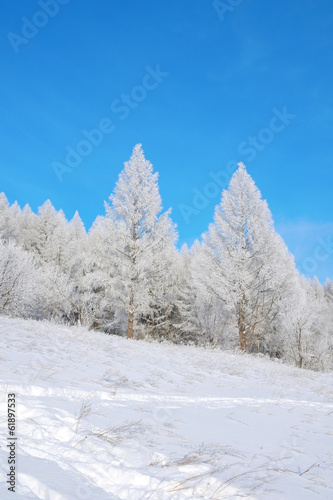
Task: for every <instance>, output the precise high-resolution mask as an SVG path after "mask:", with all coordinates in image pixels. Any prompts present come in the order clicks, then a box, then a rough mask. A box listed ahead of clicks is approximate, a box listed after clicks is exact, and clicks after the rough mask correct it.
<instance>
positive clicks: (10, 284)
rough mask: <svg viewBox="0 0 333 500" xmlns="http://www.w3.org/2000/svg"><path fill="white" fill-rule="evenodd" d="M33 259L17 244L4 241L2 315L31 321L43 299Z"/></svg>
mask: <svg viewBox="0 0 333 500" xmlns="http://www.w3.org/2000/svg"><path fill="white" fill-rule="evenodd" d="M41 279H42V276H41V273H39V272H38V270H37V267H36V265H35V262H34V258H33V255H32V254H31V253H28V252H25V251H24V250H23V249H21V248H20V247H18V246H16V244H15V243H14V242H13V241H8V242H6V243H4V242H2V241H0V314H8V315H10V316H23V317H31V316H33V315H34V313H36V312H37V311H36V309H38V305H37V303H38V301H39V299H40V298H41V296H42V291H41V287H40V284H41Z"/></svg>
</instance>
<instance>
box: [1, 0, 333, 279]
mask: <svg viewBox="0 0 333 500" xmlns="http://www.w3.org/2000/svg"><path fill="white" fill-rule="evenodd" d="M60 3H61V5H60ZM223 3H224V5H226V6H228V8H227V9H226V8H224V7H223V5H222V4H223ZM42 4H44V10H43V7H42ZM231 5H232V6H231ZM46 12H48V13H46ZM31 23H32V24H31ZM36 25H37V27H36ZM0 30H1V33H0V51H1V53H0V55H1V79H0V99H1V111H2V112H1V125H0V126H1V139H2V140H1V155H0V172H1V174H0V191H4V192H5V193H6V195H7V197H8V199H9V201H10V202H11V203H12V202H14V201H15V200H17V201H18V202H19V204H20V205H21V206H22V207H23V206H24V205H25V204H26V203H29V204H30V206H31V207H32V209H33V210H34V211H36V210H37V209H38V206H40V205H41V204H42V203H43V202H44V201H45V200H46V199H48V198H49V199H50V200H51V201H52V203H53V204H54V206H55V207H56V208H57V209H60V208H62V209H63V210H64V212H65V214H66V216H67V218H68V219H70V218H71V217H72V216H73V214H74V212H75V210H76V209H78V211H79V213H80V215H81V217H82V219H83V221H84V223H85V225H86V227H87V228H89V227H90V225H91V223H92V222H93V220H94V219H95V217H96V216H97V215H98V214H103V213H104V208H103V201H104V200H107V199H108V196H109V194H110V193H111V191H112V190H113V188H114V184H115V182H116V179H117V176H118V174H119V172H120V170H121V169H122V167H123V162H124V161H126V160H127V159H128V158H129V156H130V154H131V150H132V148H133V146H134V145H135V144H136V143H138V142H141V143H142V144H143V149H144V151H145V154H146V157H147V158H148V159H149V160H150V161H151V162H152V163H153V165H154V167H155V169H156V170H158V172H159V174H160V181H159V184H160V191H161V195H162V199H163V205H164V207H165V208H168V207H169V206H171V207H172V208H173V219H174V221H175V222H176V223H177V224H178V229H179V235H180V238H179V242H180V244H181V243H183V242H187V243H188V244H191V243H192V242H193V241H194V240H195V238H197V237H200V235H201V233H202V232H203V231H205V230H206V229H207V226H208V224H209V222H211V221H212V218H213V213H214V207H215V205H216V204H217V203H218V202H219V199H220V192H221V189H222V187H223V185H224V184H223V180H222V181H220V187H219V189H218V190H217V189H216V185H215V187H214V182H215V181H213V179H212V175H213V176H214V174H215V175H219V178H220V179H222V178H223V175H224V174H223V172H226V166H227V165H228V163H229V162H230V161H232V160H234V161H237V162H238V161H243V162H244V163H245V164H246V166H247V168H248V171H249V173H250V174H251V175H252V177H253V178H254V180H255V182H256V184H257V185H258V187H259V188H260V189H261V191H262V194H263V197H264V198H266V199H267V200H268V204H269V207H270V209H271V211H272V213H273V217H274V220H275V223H276V228H277V230H278V231H279V232H280V233H281V235H282V236H283V237H284V239H285V241H286V243H287V244H288V246H289V248H290V250H291V251H292V252H293V253H294V254H295V256H296V262H297V265H298V267H299V269H301V270H302V271H303V272H305V273H306V274H307V275H310V276H312V275H314V274H316V275H317V276H318V277H319V278H320V280H321V281H323V280H324V279H325V277H326V276H329V277H330V278H331V279H332V278H333V216H332V215H333V214H332V212H333V210H332V184H333V170H332V145H333V142H332V131H333V130H332V129H333V127H332V124H333V92H332V89H333V60H332V59H333V4H332V2H331V0H290V1H281V0H270V1H267V2H264V1H259V0H243V1H241V0H238V1H236V0H232V1H231V0H225V2H220V7H217V8H215V7H214V2H212V1H203V0H200V1H199V0H181V1H179V0H168V1H166V0H164V1H156V0H146V1H144V2H138V1H137V0H136V1H134V0H130V1H128V0H124V1H121V2H116V1H110V0H94V1H93V2H92V1H88V0H61V1H60V0H50V2H47V0H40V2H37V1H29V2H27V1H26V0H15V2H10V3H8V2H2V15H1V18H0ZM281 114H282V118H281ZM279 117H280V118H279ZM97 127H101V128H102V130H103V132H102V133H99V134H97V135H96V134H95V135H94V136H93V137H91V136H90V143H87V142H85V143H82V142H81V141H83V140H84V141H87V137H85V136H84V134H83V132H82V131H83V130H86V131H87V132H89V131H91V130H92V129H96V128H97ZM101 134H102V135H101ZM88 135H89V134H88ZM91 140H93V141H94V142H95V145H93V144H91ZM68 147H69V148H73V149H74V150H75V149H77V148H79V151H80V152H81V156H80V158H79V160H80V162H79V160H78V157H76V159H75V160H74V159H73V158H70V159H71V160H72V162H73V161H74V162H76V163H79V164H78V165H77V166H76V167H75V168H72V167H73V164H72V165H71V166H70V167H69V165H70V164H69V163H68V162H67V163H66V155H67V152H68V149H66V148H68ZM84 154H85V155H86V156H83V155H84ZM67 160H69V159H68V158H67ZM54 162H58V164H62V165H64V166H65V168H67V170H68V169H69V168H70V169H71V171H66V172H64V173H63V174H62V175H60V174H59V172H58V177H61V178H62V182H60V180H59V178H58V177H57V175H56V173H55V171H54V165H55V164H54ZM58 167H59V165H58ZM210 172H213V174H212V175H210ZM218 173H219V174H218ZM227 175H228V174H227ZM227 175H226V176H225V177H226V181H224V182H225V183H226V182H227V179H228V176H227ZM209 183H210V184H209ZM212 183H213V184H212ZM224 187H226V185H225V186H224ZM220 188H221V189H220ZM198 191H200V193H204V191H205V192H206V194H207V193H208V196H206V195H203V196H205V198H203V197H200V196H199V195H198ZM217 191H219V192H218V193H217ZM189 209H190V211H189ZM193 209H194V211H193ZM186 214H187V216H186Z"/></svg>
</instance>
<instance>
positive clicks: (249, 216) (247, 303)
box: [204, 163, 294, 351]
mask: <svg viewBox="0 0 333 500" xmlns="http://www.w3.org/2000/svg"><path fill="white" fill-rule="evenodd" d="M204 247H205V251H206V255H207V259H209V258H210V260H211V263H212V265H213V275H212V276H210V278H209V280H207V279H206V280H205V281H206V286H207V289H208V290H209V291H210V292H211V293H212V294H214V295H215V296H216V297H217V298H218V299H219V300H221V301H222V302H223V303H224V304H225V305H226V307H227V309H228V310H230V311H231V312H233V313H234V315H235V320H236V325H237V330H238V336H239V345H240V348H241V349H242V350H248V351H252V350H254V349H257V350H266V349H267V346H266V343H267V337H268V335H269V333H270V332H271V331H272V328H273V325H274V322H275V320H276V318H277V316H278V313H279V309H280V305H281V301H282V299H283V298H285V297H286V295H288V294H289V293H290V290H289V287H288V280H289V276H290V273H291V272H292V270H293V268H294V263H293V258H292V256H291V255H290V254H289V252H288V250H287V248H286V246H285V245H284V243H283V241H282V239H281V238H280V237H279V236H278V235H277V234H276V233H275V231H274V228H273V222H272V216H271V213H270V210H269V208H268V205H267V203H266V201H265V200H263V199H262V198H261V193H260V191H259V189H258V188H257V187H256V185H255V183H254V181H253V180H252V178H251V177H250V175H249V174H248V173H247V171H246V168H245V166H244V164H243V163H240V164H239V168H238V170H237V171H236V172H235V173H234V174H233V176H232V178H231V180H230V184H229V187H228V190H224V191H223V193H222V200H221V204H220V205H219V206H217V207H216V210H215V216H214V223H213V224H211V225H210V227H209V232H208V234H207V235H204Z"/></svg>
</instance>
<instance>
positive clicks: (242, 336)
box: [238, 303, 246, 351]
mask: <svg viewBox="0 0 333 500" xmlns="http://www.w3.org/2000/svg"><path fill="white" fill-rule="evenodd" d="M238 332H239V344H240V348H241V350H242V351H246V325H245V311H244V307H243V304H242V303H240V304H238Z"/></svg>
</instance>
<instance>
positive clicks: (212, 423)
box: [0, 318, 333, 500]
mask: <svg viewBox="0 0 333 500" xmlns="http://www.w3.org/2000/svg"><path fill="white" fill-rule="evenodd" d="M0 331H1V337H0V357H1V378H0V382H1V448H0V457H1V458H0V463H1V469H0V474H1V475H0V480H1V484H0V498H1V499H7V498H10V499H13V498H15V499H16V498H17V499H20V500H28V499H37V498H38V499H43V500H76V499H78V500H88V499H91V500H107V499H108V500H113V499H117V500H119V499H122V500H127V499H129V500H141V499H145V500H148V499H151V500H160V499H161V500H164V499H172V500H182V499H187V498H192V499H199V498H203V499H222V498H235V499H236V498H249V499H265V500H266V499H268V500H270V499H272V500H273V499H274V500H275V499H276V500H280V499H288V500H289V499H294V500H297V499H302V500H308V499H331V498H333V465H332V457H333V455H332V449H333V425H332V424H333V376H332V375H331V374H329V375H328V374H319V373H314V372H311V371H303V370H299V369H296V368H292V367H288V366H285V365H282V364H280V363H278V362H273V361H269V360H267V359H261V358H255V357H253V356H247V355H244V356H236V355H230V354H226V353H224V352H221V351H218V350H216V351H211V350H209V349H204V348H194V347H193V348H192V347H182V346H175V345H167V344H157V343H152V344H150V343H147V342H143V341H135V340H134V341H132V340H127V339H123V338H118V337H114V336H107V335H104V334H102V333H95V332H88V331H86V330H83V329H78V328H72V329H68V328H65V327H62V326H55V325H51V324H48V323H38V322H34V321H23V320H11V319H7V318H0ZM8 393H15V394H16V400H17V410H16V414H17V436H18V463H17V471H18V484H17V492H16V496H15V495H13V494H12V493H11V492H8V491H7V485H6V474H7V473H8V463H7V459H8V448H6V446H7V435H8V434H7V433H8V431H7V395H8Z"/></svg>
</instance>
